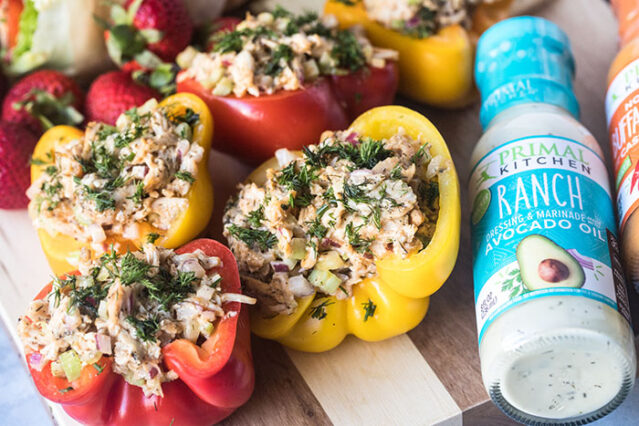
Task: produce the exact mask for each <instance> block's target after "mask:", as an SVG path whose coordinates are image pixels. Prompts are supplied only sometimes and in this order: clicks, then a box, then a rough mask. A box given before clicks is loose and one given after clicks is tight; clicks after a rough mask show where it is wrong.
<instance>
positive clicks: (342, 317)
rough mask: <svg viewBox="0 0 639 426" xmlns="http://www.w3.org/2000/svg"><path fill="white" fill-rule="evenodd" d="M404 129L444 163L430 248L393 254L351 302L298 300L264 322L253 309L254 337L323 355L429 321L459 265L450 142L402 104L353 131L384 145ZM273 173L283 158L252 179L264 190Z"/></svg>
mask: <svg viewBox="0 0 639 426" xmlns="http://www.w3.org/2000/svg"><path fill="white" fill-rule="evenodd" d="M400 127H401V128H403V129H404V130H405V131H406V133H407V134H408V135H409V136H411V137H412V138H414V139H417V138H418V137H421V138H422V139H423V140H426V141H428V142H429V143H430V150H431V153H432V155H433V156H436V155H441V156H442V158H444V162H443V163H442V164H443V165H445V166H446V170H445V171H444V172H442V173H441V174H440V175H439V192H440V197H439V218H438V220H437V226H436V228H435V233H434V235H433V238H432V240H431V242H430V244H429V245H428V246H427V247H426V248H425V249H423V250H422V251H421V252H417V253H412V254H409V255H408V256H406V257H401V256H396V255H390V256H388V257H384V258H381V259H377V260H376V262H375V263H376V267H377V273H378V275H377V276H374V277H370V278H367V279H365V280H363V281H362V282H361V283H359V284H356V285H355V286H354V287H353V293H352V295H351V296H350V297H348V298H346V299H342V300H338V299H337V298H336V297H335V296H323V295H322V296H320V295H318V294H313V295H310V296H307V297H304V298H301V299H297V303H298V307H297V309H296V310H295V312H293V313H292V314H290V315H283V314H280V315H277V316H275V317H264V316H263V314H261V313H260V312H259V311H258V310H254V311H252V314H251V327H252V330H253V332H254V333H255V334H257V335H258V336H260V337H264V338H267V339H272V340H277V341H279V342H280V343H282V344H284V345H285V346H288V347H290V348H293V349H296V350H301V351H306V352H323V351H327V350H329V349H332V348H334V347H335V346H337V345H338V344H339V343H340V342H341V341H342V340H343V339H344V338H345V337H346V335H348V334H353V335H355V336H357V337H359V338H360V339H362V340H366V341H379V340H384V339H388V338H390V337H393V336H397V335H399V334H402V333H405V332H407V331H409V330H411V329H412V328H414V327H415V326H417V325H418V324H419V323H420V322H421V321H422V319H423V318H424V316H425V315H426V312H427V310H428V304H429V296H430V295H431V294H433V293H434V292H435V291H437V290H438V289H439V288H440V287H441V286H442V284H443V283H444V282H445V281H446V279H447V278H448V276H449V275H450V273H451V271H452V270H453V267H454V265H455V261H456V259H457V252H458V250H459V229H460V221H461V212H460V204H459V181H458V179H457V173H456V172H455V167H454V165H453V161H452V159H451V157H450V153H449V152H448V148H447V146H446V143H445V142H444V139H443V138H442V136H441V135H440V134H439V132H438V131H437V129H436V128H435V126H433V124H432V123H431V122H430V121H429V120H428V119H427V118H426V117H424V116H422V115H421V114H419V113H417V112H414V111H412V110H410V109H408V108H404V107H400V106H385V107H379V108H375V109H372V110H370V111H368V112H366V113H364V114H362V115H361V116H360V117H359V118H358V119H357V120H355V122H354V123H353V124H352V125H351V126H350V129H351V130H354V131H355V132H357V133H358V134H359V135H361V136H368V137H372V138H374V139H383V138H390V137H391V136H393V135H394V134H396V133H397V132H398V129H399V128H400ZM269 168H277V160H275V159H274V158H273V159H271V160H268V161H267V162H265V163H264V164H262V165H261V166H260V167H259V168H257V169H256V170H255V171H254V172H253V173H252V174H251V175H250V176H249V178H248V180H249V181H250V182H255V183H256V184H258V185H260V184H263V183H264V181H265V172H266V170H267V169H269ZM369 301H370V302H372V304H373V305H375V309H374V311H370V310H369V311H368V313H369V315H367V310H366V309H365V307H366V305H367V304H369ZM318 307H321V308H323V312H322V310H321V309H318ZM324 313H325V316H324V317H323V318H321V319H320V318H319V317H320V316H323V315H324Z"/></svg>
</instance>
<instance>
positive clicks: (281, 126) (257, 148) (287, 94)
mask: <svg viewBox="0 0 639 426" xmlns="http://www.w3.org/2000/svg"><path fill="white" fill-rule="evenodd" d="M177 90H178V92H189V93H193V94H196V95H197V96H199V97H200V98H201V99H202V100H203V101H204V102H205V103H206V104H207V105H208V107H209V109H210V110H211V114H212V115H213V117H215V134H214V136H213V148H215V149H217V150H220V151H224V152H228V153H229V154H231V155H234V156H236V157H240V158H243V159H245V160H247V161H249V162H250V163H259V162H261V161H263V160H264V159H266V158H270V157H272V156H273V153H274V152H275V151H276V150H277V149H279V148H288V149H291V150H298V149H300V148H301V147H302V146H304V145H308V144H311V143H316V142H317V140H318V139H319V136H320V135H321V134H322V132H323V131H324V130H338V129H345V128H346V127H347V126H348V121H349V120H348V117H347V115H346V113H345V112H344V110H343V109H342V107H341V105H340V103H339V101H338V99H337V97H336V96H335V93H334V92H333V89H332V86H331V84H330V82H329V81H328V80H326V79H319V80H318V81H316V82H315V83H314V84H312V85H309V86H306V87H305V88H303V89H300V90H294V91H284V90H282V91H279V92H277V93H274V94H272V95H264V96H259V97H254V96H250V95H247V96H244V97H241V98H238V97H235V96H215V95H213V94H212V93H211V91H210V90H206V89H205V88H204V87H202V86H201V85H200V83H198V82H197V81H195V80H184V81H182V82H179V83H178V85H177Z"/></svg>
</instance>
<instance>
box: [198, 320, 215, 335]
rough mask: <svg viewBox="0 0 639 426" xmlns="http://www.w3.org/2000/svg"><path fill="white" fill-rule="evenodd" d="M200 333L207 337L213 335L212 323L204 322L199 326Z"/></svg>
mask: <svg viewBox="0 0 639 426" xmlns="http://www.w3.org/2000/svg"><path fill="white" fill-rule="evenodd" d="M200 332H201V333H202V335H204V336H206V337H209V336H210V335H211V333H213V323H212V322H205V323H203V324H201V325H200Z"/></svg>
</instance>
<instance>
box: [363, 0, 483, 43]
mask: <svg viewBox="0 0 639 426" xmlns="http://www.w3.org/2000/svg"><path fill="white" fill-rule="evenodd" d="M362 1H363V2H364V7H365V8H366V13H367V14H368V16H369V17H370V18H371V19H374V20H375V21H377V22H379V23H380V24H382V25H384V26H385V27H387V28H390V29H393V30H395V31H400V32H402V33H404V34H407V35H410V36H412V37H417V38H424V37H428V36H430V35H432V34H434V33H436V32H437V31H438V30H439V29H441V28H444V27H447V26H450V25H455V24H461V25H463V26H464V27H466V28H470V25H471V19H472V12H473V10H474V8H475V7H477V5H479V4H480V3H492V2H493V1H495V0H362Z"/></svg>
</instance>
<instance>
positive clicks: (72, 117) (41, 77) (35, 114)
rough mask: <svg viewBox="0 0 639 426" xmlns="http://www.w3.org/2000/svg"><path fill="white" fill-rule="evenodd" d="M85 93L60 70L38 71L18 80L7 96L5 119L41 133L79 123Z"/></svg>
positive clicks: (3, 113) (4, 107)
mask: <svg viewBox="0 0 639 426" xmlns="http://www.w3.org/2000/svg"><path fill="white" fill-rule="evenodd" d="M83 106H84V94H83V93H82V90H81V89H80V88H79V87H78V85H77V84H76V83H75V82H74V81H73V80H72V79H70V78H69V77H67V76H65V75H64V74H62V73H60V72H58V71H51V70H42V71H36V72H34V73H33V74H30V75H28V76H26V77H24V78H23V79H22V80H20V81H18V82H17V83H16V84H15V85H14V86H13V87H12V88H11V89H9V93H7V96H6V97H5V99H4V102H3V104H2V120H4V121H10V122H12V123H20V124H22V125H24V126H25V127H27V128H28V129H29V130H31V131H32V132H33V133H34V134H36V135H39V134H41V133H42V132H43V131H44V130H46V129H48V128H50V127H53V126H55V125H58V124H68V125H71V126H74V125H79V124H80V123H82V121H83V120H84V117H83V116H82V113H81V111H82V110H83Z"/></svg>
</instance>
